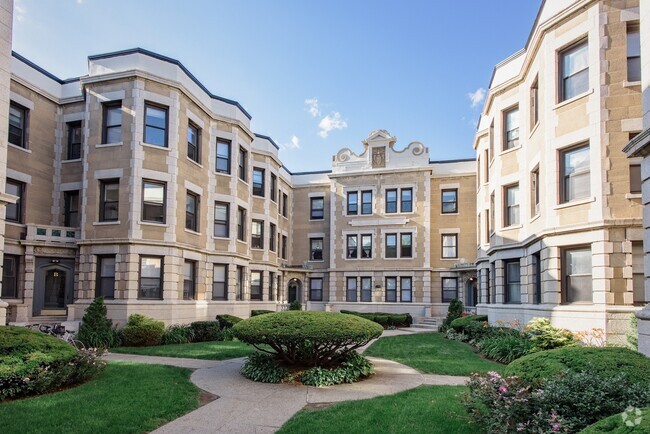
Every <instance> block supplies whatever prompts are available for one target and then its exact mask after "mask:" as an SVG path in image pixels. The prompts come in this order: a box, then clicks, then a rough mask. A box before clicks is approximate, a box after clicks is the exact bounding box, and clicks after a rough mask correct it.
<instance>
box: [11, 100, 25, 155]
mask: <svg viewBox="0 0 650 434" xmlns="http://www.w3.org/2000/svg"><path fill="white" fill-rule="evenodd" d="M26 138H27V109H26V108H24V107H22V106H20V105H18V104H16V103H15V102H13V101H12V102H11V103H10V104H9V138H8V141H9V143H11V144H12V145H16V146H20V147H21V148H26V147H27V140H26Z"/></svg>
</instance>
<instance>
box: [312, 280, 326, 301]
mask: <svg viewBox="0 0 650 434" xmlns="http://www.w3.org/2000/svg"><path fill="white" fill-rule="evenodd" d="M309 300H310V301H323V279H322V278H320V277H312V278H310V279H309Z"/></svg>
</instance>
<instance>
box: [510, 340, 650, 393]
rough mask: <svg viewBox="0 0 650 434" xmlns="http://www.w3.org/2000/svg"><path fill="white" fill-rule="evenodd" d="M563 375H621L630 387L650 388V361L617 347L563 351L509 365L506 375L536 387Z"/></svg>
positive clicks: (529, 357)
mask: <svg viewBox="0 0 650 434" xmlns="http://www.w3.org/2000/svg"><path fill="white" fill-rule="evenodd" d="M566 371H574V372H590V373H591V374H592V375H594V376H601V377H611V376H614V375H616V374H620V373H624V374H625V375H626V378H627V379H628V381H630V382H631V383H636V384H646V385H648V386H650V358H647V357H645V356H644V355H643V354H640V353H637V352H634V351H631V350H628V349H626V348H617V347H604V348H595V347H564V348H557V349H555V350H549V351H542V352H538V353H533V354H529V355H527V356H524V357H522V358H520V359H517V360H515V361H514V362H512V363H511V364H509V365H508V366H507V367H506V370H505V375H507V376H512V375H516V376H517V377H519V378H520V379H521V380H522V381H524V382H525V383H526V384H539V383H541V382H542V381H543V380H545V379H548V378H551V377H554V376H555V375H557V374H559V373H561V372H566Z"/></svg>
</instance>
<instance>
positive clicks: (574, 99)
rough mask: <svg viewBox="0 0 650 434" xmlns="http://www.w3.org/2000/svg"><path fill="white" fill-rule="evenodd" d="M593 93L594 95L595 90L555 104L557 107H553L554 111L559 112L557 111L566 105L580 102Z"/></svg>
mask: <svg viewBox="0 0 650 434" xmlns="http://www.w3.org/2000/svg"><path fill="white" fill-rule="evenodd" d="M592 93H594V90H593V89H589V90H588V91H586V92H583V93H581V94H580V95H576V96H574V97H573V98H570V99H566V100H564V101H560V102H558V103H557V104H555V107H553V110H557V109H559V108H562V107H564V106H565V105H569V104H571V103H572V102H576V101H578V100H580V99H582V98H585V97H587V96H589V95H591V94H592Z"/></svg>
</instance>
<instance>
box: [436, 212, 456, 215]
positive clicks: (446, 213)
mask: <svg viewBox="0 0 650 434" xmlns="http://www.w3.org/2000/svg"><path fill="white" fill-rule="evenodd" d="M440 215H449V216H457V215H460V213H459V212H441V213H440Z"/></svg>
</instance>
